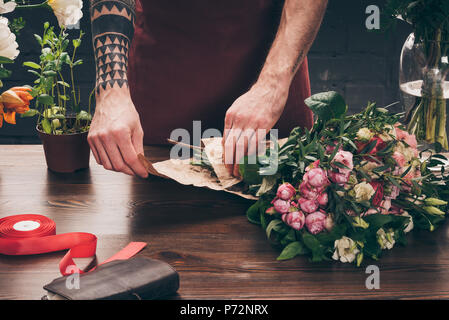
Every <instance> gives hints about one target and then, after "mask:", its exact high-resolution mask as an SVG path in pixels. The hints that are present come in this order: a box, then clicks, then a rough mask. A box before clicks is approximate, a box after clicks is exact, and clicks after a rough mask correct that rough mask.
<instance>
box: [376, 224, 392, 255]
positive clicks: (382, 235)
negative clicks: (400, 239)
mask: <svg viewBox="0 0 449 320" xmlns="http://www.w3.org/2000/svg"><path fill="white" fill-rule="evenodd" d="M377 242H379V244H380V247H381V248H382V250H384V249H388V250H390V249H391V248H393V246H394V244H395V243H396V241H395V240H394V231H389V232H385V230H384V229H383V228H380V229H379V230H377Z"/></svg>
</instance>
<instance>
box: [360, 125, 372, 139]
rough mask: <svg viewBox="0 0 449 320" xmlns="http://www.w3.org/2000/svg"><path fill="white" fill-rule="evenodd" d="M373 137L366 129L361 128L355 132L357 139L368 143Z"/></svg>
mask: <svg viewBox="0 0 449 320" xmlns="http://www.w3.org/2000/svg"><path fill="white" fill-rule="evenodd" d="M372 137H374V133H373V132H372V131H371V130H370V129H368V128H361V129H359V131H357V138H358V139H359V140H361V141H369V140H371V138H372Z"/></svg>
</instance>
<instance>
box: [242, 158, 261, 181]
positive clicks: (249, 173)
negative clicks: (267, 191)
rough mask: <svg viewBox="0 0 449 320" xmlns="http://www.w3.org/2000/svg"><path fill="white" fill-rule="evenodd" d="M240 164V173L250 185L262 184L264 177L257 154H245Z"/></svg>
mask: <svg viewBox="0 0 449 320" xmlns="http://www.w3.org/2000/svg"><path fill="white" fill-rule="evenodd" d="M242 160H243V161H242V162H241V163H240V164H239V173H240V175H241V177H242V178H243V181H245V183H246V184H248V185H253V184H261V183H262V177H261V176H260V174H259V165H258V164H257V155H251V156H245V157H244V158H243V159H242Z"/></svg>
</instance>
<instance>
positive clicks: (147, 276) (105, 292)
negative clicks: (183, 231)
mask: <svg viewBox="0 0 449 320" xmlns="http://www.w3.org/2000/svg"><path fill="white" fill-rule="evenodd" d="M70 276H72V278H71V279H68V277H70ZM73 281H76V279H74V278H73V275H69V276H65V277H60V278H57V279H55V280H53V281H52V282H51V283H49V284H47V285H45V286H44V289H45V290H47V291H48V295H47V298H50V297H51V298H55V297H57V299H59V300H61V299H69V300H136V299H161V298H165V297H168V296H170V295H173V294H175V293H176V291H177V290H178V288H179V275H178V273H177V272H176V270H175V269H174V268H173V267H172V266H170V265H169V264H168V263H165V262H163V261H160V260H155V259H150V258H146V257H135V258H132V259H128V260H116V261H111V262H108V263H106V264H104V265H100V266H98V267H97V268H96V269H95V270H93V271H91V272H88V273H83V274H81V275H79V283H78V284H79V285H74V283H73ZM68 282H70V283H71V285H67V283H68ZM44 299H45V297H44Z"/></svg>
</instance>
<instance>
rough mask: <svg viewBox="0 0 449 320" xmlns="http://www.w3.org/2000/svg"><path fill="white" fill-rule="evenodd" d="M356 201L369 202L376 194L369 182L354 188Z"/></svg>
mask: <svg viewBox="0 0 449 320" xmlns="http://www.w3.org/2000/svg"><path fill="white" fill-rule="evenodd" d="M354 192H355V200H356V201H357V202H363V201H369V200H370V199H371V197H372V196H373V195H374V194H375V193H376V191H374V188H373V187H372V186H371V185H370V184H369V183H367V182H361V183H359V184H357V185H356V186H355V187H354Z"/></svg>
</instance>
